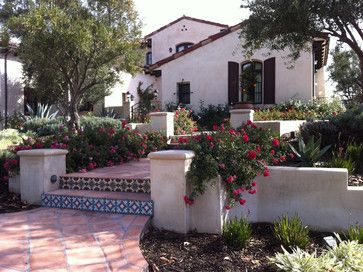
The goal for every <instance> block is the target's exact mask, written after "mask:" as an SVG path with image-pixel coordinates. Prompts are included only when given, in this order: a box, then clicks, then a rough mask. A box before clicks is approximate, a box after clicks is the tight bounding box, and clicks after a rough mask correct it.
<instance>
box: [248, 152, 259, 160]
mask: <svg viewBox="0 0 363 272" xmlns="http://www.w3.org/2000/svg"><path fill="white" fill-rule="evenodd" d="M256 157H257V153H256V151H254V150H250V151H248V152H247V159H249V160H254V159H256Z"/></svg>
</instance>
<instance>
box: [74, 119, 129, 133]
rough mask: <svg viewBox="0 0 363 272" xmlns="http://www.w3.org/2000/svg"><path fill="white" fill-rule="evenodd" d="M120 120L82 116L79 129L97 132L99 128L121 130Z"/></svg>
mask: <svg viewBox="0 0 363 272" xmlns="http://www.w3.org/2000/svg"><path fill="white" fill-rule="evenodd" d="M121 126H122V123H121V120H116V119H113V118H110V117H95V116H82V117H81V127H82V129H83V130H85V131H86V130H99V129H100V128H104V129H109V128H115V129H116V128H121Z"/></svg>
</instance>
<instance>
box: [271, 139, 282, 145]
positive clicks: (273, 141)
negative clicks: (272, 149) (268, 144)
mask: <svg viewBox="0 0 363 272" xmlns="http://www.w3.org/2000/svg"><path fill="white" fill-rule="evenodd" d="M272 145H273V146H279V145H280V141H279V140H278V139H273V140H272Z"/></svg>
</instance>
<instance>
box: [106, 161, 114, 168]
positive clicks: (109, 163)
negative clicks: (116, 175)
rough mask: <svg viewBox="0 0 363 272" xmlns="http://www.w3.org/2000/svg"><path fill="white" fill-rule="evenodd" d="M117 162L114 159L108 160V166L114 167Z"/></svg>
mask: <svg viewBox="0 0 363 272" xmlns="http://www.w3.org/2000/svg"><path fill="white" fill-rule="evenodd" d="M114 165H115V164H114V163H113V161H108V162H107V167H112V166H114Z"/></svg>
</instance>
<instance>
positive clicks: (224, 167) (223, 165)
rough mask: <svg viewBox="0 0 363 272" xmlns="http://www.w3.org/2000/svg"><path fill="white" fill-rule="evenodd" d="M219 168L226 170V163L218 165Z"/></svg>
mask: <svg viewBox="0 0 363 272" xmlns="http://www.w3.org/2000/svg"><path fill="white" fill-rule="evenodd" d="M218 167H219V168H220V169H222V170H224V169H226V165H225V164H224V163H220V164H218Z"/></svg>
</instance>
